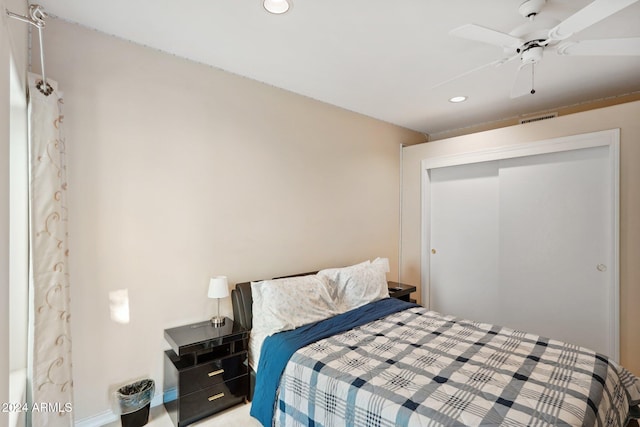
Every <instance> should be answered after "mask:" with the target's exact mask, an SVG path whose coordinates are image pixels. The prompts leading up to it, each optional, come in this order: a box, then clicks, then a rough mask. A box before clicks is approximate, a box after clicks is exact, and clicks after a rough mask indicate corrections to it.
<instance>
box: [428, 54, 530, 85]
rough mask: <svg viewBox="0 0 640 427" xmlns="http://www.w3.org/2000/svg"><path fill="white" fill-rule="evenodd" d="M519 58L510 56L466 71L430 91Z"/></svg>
mask: <svg viewBox="0 0 640 427" xmlns="http://www.w3.org/2000/svg"><path fill="white" fill-rule="evenodd" d="M518 57H519V55H518V54H516V55H513V56H509V57H506V58H501V59H498V60H496V61H492V62H489V63H488V64H483V65H480V66H479V67H476V68H473V69H471V70H468V71H465V72H464V73H462V74H458V75H456V76H454V77H451V78H450V79H447V80H445V81H442V82H440V83H438V84H436V85H433V86H431V88H430V89H435V88H437V87H440V86H444V85H446V84H447V83H451V82H452V81H454V80H458V79H460V78H462V77H465V76H468V75H469V74H472V73H475V72H476V71H480V70H482V69H484V68H487V67H491V66H494V65H495V66H496V67H499V66H500V65H502V64H506V63H507V62H510V61H512V60H514V59H516V58H518Z"/></svg>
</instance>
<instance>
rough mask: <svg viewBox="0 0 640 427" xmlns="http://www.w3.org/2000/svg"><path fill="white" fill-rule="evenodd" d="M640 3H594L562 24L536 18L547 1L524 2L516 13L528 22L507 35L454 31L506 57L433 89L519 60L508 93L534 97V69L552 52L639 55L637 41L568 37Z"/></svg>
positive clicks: (479, 29)
mask: <svg viewBox="0 0 640 427" xmlns="http://www.w3.org/2000/svg"><path fill="white" fill-rule="evenodd" d="M637 1H639V0H594V1H593V2H591V3H590V4H589V5H587V6H586V7H584V8H583V9H581V10H579V11H577V12H576V13H574V14H573V15H571V16H569V17H568V18H567V19H565V20H564V21H562V22H558V20H555V19H552V18H546V17H543V16H538V15H539V14H540V12H541V11H542V9H543V8H544V6H545V4H546V0H526V1H525V2H524V3H522V4H521V5H520V7H519V9H518V11H519V13H520V15H522V16H523V17H524V18H526V19H527V20H528V22H526V23H525V24H523V25H520V26H519V27H517V28H515V29H514V30H513V31H511V32H510V33H509V34H507V33H503V32H501V31H497V30H493V29H491V28H486V27H483V26H480V25H476V24H467V25H463V26H461V27H458V28H455V29H453V30H451V31H450V32H449V34H451V35H453V36H456V37H461V38H464V39H468V40H474V41H479V42H483V43H488V44H491V45H494V46H498V47H501V48H503V50H504V54H505V56H504V57H503V58H501V59H498V60H496V61H492V62H490V63H488V64H484V65H482V66H480V67H477V68H474V69H473V70H470V71H467V72H466V73H464V74H461V75H458V76H456V77H454V78H452V79H449V80H447V81H445V82H441V83H440V84H438V85H436V86H434V87H437V86H441V85H443V84H445V83H448V82H450V81H452V80H456V79H458V78H460V77H463V76H466V75H468V74H471V73H473V72H475V71H478V70H480V69H483V68H486V67H489V66H492V65H496V66H499V65H502V64H505V63H507V62H510V61H512V60H514V59H517V58H519V59H520V66H519V67H518V72H517V73H516V78H515V81H514V84H513V86H512V89H511V98H517V97H520V96H523V95H526V94H534V93H535V88H534V67H535V65H536V64H538V63H539V62H540V61H541V60H542V57H543V53H544V52H545V51H548V50H550V49H554V50H555V51H556V53H557V54H558V55H596V56H597V55H640V37H632V38H616V39H600V40H580V41H569V40H567V39H569V38H570V37H571V36H573V35H574V34H576V33H578V32H579V31H582V30H584V29H585V28H587V27H589V26H591V25H593V24H595V23H596V22H599V21H601V20H603V19H606V18H607V17H609V16H611V15H613V14H614V13H616V12H618V11H620V10H622V9H624V8H626V7H628V6H630V5H632V4H633V3H636V2H637Z"/></svg>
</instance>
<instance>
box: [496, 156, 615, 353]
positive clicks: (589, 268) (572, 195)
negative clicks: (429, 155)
mask: <svg viewBox="0 0 640 427" xmlns="http://www.w3.org/2000/svg"><path fill="white" fill-rule="evenodd" d="M608 152H609V150H608V148H607V147H596V148H589V149H582V150H571V151H566V152H561V153H554V154H545V155H538V156H529V157H522V158H517V159H510V160H502V161H500V172H499V175H500V179H499V183H500V184H499V186H500V189H499V193H500V207H499V209H498V210H499V215H500V240H499V258H500V280H499V283H500V292H499V294H500V296H501V306H502V310H501V313H502V314H503V316H504V323H505V324H508V325H510V326H512V327H515V328H517V329H524V330H528V331H531V332H535V333H537V334H540V335H544V336H551V337H554V338H557V339H560V340H563V341H567V342H571V343H576V344H579V345H582V346H585V347H589V348H592V349H594V350H597V351H600V352H603V353H607V352H608V351H607V349H608V345H609V342H608V319H609V318H610V316H611V314H612V313H610V310H609V297H610V295H609V291H610V289H611V286H610V281H609V274H608V273H607V271H606V270H607V269H608V268H609V266H610V265H611V260H610V259H609V254H610V253H611V246H610V238H609V231H610V230H609V228H608V224H610V220H611V218H610V210H611V207H610V200H611V195H610V194H609V191H608V190H609V188H610V186H609V172H608ZM559 325H561V327H560V326H559Z"/></svg>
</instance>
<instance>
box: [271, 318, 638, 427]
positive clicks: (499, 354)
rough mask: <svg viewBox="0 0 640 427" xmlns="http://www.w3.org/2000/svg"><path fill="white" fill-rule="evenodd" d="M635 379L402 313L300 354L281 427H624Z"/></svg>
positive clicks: (286, 386) (522, 339)
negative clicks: (312, 426) (309, 426)
mask: <svg viewBox="0 0 640 427" xmlns="http://www.w3.org/2000/svg"><path fill="white" fill-rule="evenodd" d="M638 403H640V380H638V378H636V377H635V376H633V375H632V374H630V373H629V372H628V371H626V370H624V369H623V368H621V367H619V366H617V365H616V364H614V363H613V362H611V361H609V360H608V359H607V358H606V357H604V356H601V355H598V354H596V353H594V352H592V351H590V350H587V349H584V348H581V347H577V346H574V345H569V344H565V343H561V342H558V341H554V340H548V339H544V338H540V337H538V336H536V335H532V334H527V333H523V332H519V331H515V330H511V329H507V328H500V327H497V326H493V325H489V324H481V323H473V322H469V321H464V320H461V319H457V318H454V317H450V316H443V315H440V314H438V313H435V312H432V311H428V310H427V309H425V308H423V307H415V308H410V309H407V310H404V311H401V312H399V313H395V314H391V315H389V316H387V317H385V318H383V319H380V320H377V321H374V322H372V323H368V324H366V325H363V326H361V327H357V328H355V329H352V330H349V331H347V332H343V333H340V334H338V335H334V336H332V337H330V338H326V339H323V340H320V341H318V342H315V343H313V344H310V345H308V346H306V347H303V348H302V349H300V350H298V351H297V352H296V353H295V354H294V355H293V357H292V358H291V360H290V361H289V363H288V364H287V367H286V369H285V371H284V373H283V376H282V378H281V382H280V387H279V393H278V400H277V402H276V408H275V414H274V425H280V426H308V425H315V426H327V427H329V426H345V425H346V426H367V427H369V426H385V427H396V426H462V425H464V426H497V425H504V426H547V425H553V426H558V425H565V426H624V425H625V424H626V422H627V421H628V417H629V408H630V406H635V405H638Z"/></svg>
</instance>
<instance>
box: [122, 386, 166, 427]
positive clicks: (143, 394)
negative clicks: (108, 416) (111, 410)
mask: <svg viewBox="0 0 640 427" xmlns="http://www.w3.org/2000/svg"><path fill="white" fill-rule="evenodd" d="M155 388H156V386H155V383H154V381H153V380H149V379H147V380H140V381H136V382H135V383H133V384H129V385H126V386H124V387H120V388H119V389H118V391H116V397H117V398H118V405H119V406H120V420H121V421H122V427H142V426H143V425H145V424H147V422H148V421H149V407H150V406H151V399H152V398H153V392H154V391H155Z"/></svg>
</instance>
